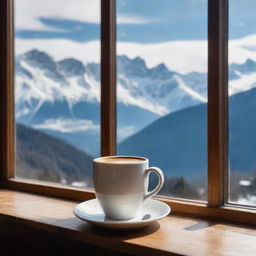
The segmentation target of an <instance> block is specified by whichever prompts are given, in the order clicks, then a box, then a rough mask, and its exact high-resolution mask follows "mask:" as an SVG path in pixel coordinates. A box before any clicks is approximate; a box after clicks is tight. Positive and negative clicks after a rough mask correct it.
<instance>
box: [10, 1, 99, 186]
mask: <svg viewBox="0 0 256 256" xmlns="http://www.w3.org/2000/svg"><path fill="white" fill-rule="evenodd" d="M99 20H100V1H99V0H76V1H70V0H54V1H52V0H44V1H41V0H15V65H16V71H15V116H16V176H17V177H22V178H28V179H34V180H43V181H50V182H57V183H62V184H66V185H72V186H79V187H91V186H92V180H91V177H92V158H93V157H95V156H98V155H99V126H100V121H99V103H100V102H99V101H100V82H99V72H100V43H99V30H100V23H99Z"/></svg>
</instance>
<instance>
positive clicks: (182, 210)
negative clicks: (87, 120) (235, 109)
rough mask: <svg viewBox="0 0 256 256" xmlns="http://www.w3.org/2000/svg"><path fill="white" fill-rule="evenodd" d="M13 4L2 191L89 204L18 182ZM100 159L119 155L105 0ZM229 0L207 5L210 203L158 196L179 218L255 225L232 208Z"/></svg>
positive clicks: (4, 72)
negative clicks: (229, 114) (15, 163)
mask: <svg viewBox="0 0 256 256" xmlns="http://www.w3.org/2000/svg"><path fill="white" fill-rule="evenodd" d="M12 10H13V0H2V1H0V24H1V26H0V42H1V47H0V83H1V84H0V85H1V86H0V109H1V113H0V134H1V141H0V186H1V187H4V188H8V189H14V190H21V191H27V192H33V193H38V194H44V195H48V196H55V197H62V198H68V199H72V200H79V201H83V200H87V199H91V198H94V193H93V191H86V190H83V189H76V188H71V187H66V186H62V185H58V184H51V183H47V182H39V181H38V182H35V181H30V180H26V179H18V178H14V161H15V151H14V149H15V147H14V145H15V141H14V134H15V126H14V67H13V66H14V47H13V35H14V31H13V11H12ZM101 21H102V23H101V155H103V156H105V155H115V153H116V7H115V0H101ZM227 84H228V0H208V202H207V203H202V202H195V201H192V200H184V199H176V198H167V197H157V198H158V199H159V200H162V201H164V202H166V203H167V204H169V205H170V206H171V207H172V212H173V213H174V214H179V215H192V216H197V217H202V218H212V219H218V220H225V221H232V222H240V223H247V224H255V223H256V210H255V208H253V207H243V206H237V205H231V204H227V188H228V164H227V163H228V112H227V110H228V86H227Z"/></svg>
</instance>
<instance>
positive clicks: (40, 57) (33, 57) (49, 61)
mask: <svg viewBox="0 0 256 256" xmlns="http://www.w3.org/2000/svg"><path fill="white" fill-rule="evenodd" d="M23 60H24V61H26V63H28V64H29V65H30V66H33V67H37V68H40V69H47V70H56V64H55V62H54V60H53V58H52V57H50V56H49V55H48V54H47V53H45V52H41V51H38V50H36V49H33V50H31V51H29V52H26V53H25V54H24V55H23Z"/></svg>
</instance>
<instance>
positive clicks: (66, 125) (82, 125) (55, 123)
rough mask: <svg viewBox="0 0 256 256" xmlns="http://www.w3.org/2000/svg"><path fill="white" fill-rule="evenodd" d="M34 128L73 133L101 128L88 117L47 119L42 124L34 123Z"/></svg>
mask: <svg viewBox="0 0 256 256" xmlns="http://www.w3.org/2000/svg"><path fill="white" fill-rule="evenodd" d="M33 128H36V129H43V130H52V131H58V132H63V133H72V132H81V131H88V130H99V125H96V124H94V123H93V121H91V120H86V119H71V118H66V119H65V118H58V119H47V120H45V121H44V123H42V124H37V125H34V126H33Z"/></svg>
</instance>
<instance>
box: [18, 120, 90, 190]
mask: <svg viewBox="0 0 256 256" xmlns="http://www.w3.org/2000/svg"><path fill="white" fill-rule="evenodd" d="M16 134H17V140H16V141H17V145H16V150H17V159H16V161H17V168H16V173H17V176H19V177H26V178H31V179H37V180H38V179H39V180H46V181H53V182H62V183H63V182H65V181H66V183H67V184H71V183H72V182H73V181H81V182H85V183H86V184H87V185H91V177H92V171H91V170H92V157H91V156H90V155H88V154H86V153H84V152H82V151H80V150H78V149H76V148H75V147H73V146H71V145H70V144H68V143H66V142H65V141H63V140H61V139H57V138H54V137H52V136H49V135H46V134H44V133H42V132H39V131H36V130H34V129H31V128H28V127H26V126H24V125H21V124H17V130H16ZM84 143H86V141H85V142H84Z"/></svg>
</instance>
